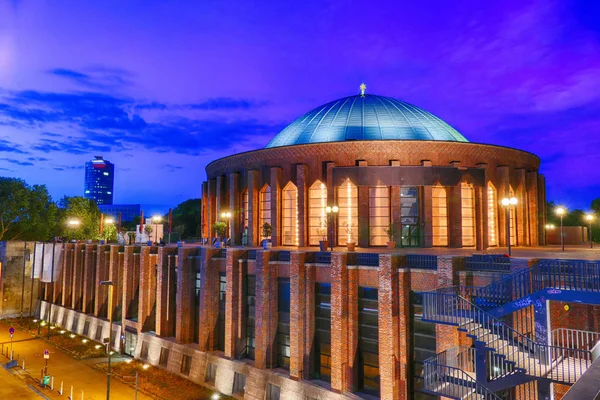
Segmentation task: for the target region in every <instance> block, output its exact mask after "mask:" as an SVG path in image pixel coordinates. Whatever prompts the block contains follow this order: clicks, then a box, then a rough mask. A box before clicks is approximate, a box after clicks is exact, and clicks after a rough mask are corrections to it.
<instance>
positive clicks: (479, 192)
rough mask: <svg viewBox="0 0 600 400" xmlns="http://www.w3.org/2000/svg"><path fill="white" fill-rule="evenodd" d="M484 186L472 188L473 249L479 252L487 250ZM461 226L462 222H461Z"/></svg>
mask: <svg viewBox="0 0 600 400" xmlns="http://www.w3.org/2000/svg"><path fill="white" fill-rule="evenodd" d="M484 193H485V186H483V187H482V186H475V187H473V194H474V197H475V198H474V199H473V200H474V201H475V248H476V249H477V250H479V251H481V250H484V249H486V248H487V246H486V244H485V243H486V242H487V230H486V229H485V228H487V218H485V216H487V215H486V214H484V209H487V207H486V203H485V199H486V197H485V196H484ZM461 225H462V221H461Z"/></svg>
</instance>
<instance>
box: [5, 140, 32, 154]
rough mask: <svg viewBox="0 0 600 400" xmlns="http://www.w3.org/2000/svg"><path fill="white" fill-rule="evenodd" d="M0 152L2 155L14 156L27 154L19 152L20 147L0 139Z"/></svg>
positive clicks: (22, 151) (23, 151)
mask: <svg viewBox="0 0 600 400" xmlns="http://www.w3.org/2000/svg"><path fill="white" fill-rule="evenodd" d="M0 152H4V153H15V154H29V153H28V152H26V151H25V150H21V146H19V145H18V144H16V143H12V142H9V141H8V140H3V139H0Z"/></svg>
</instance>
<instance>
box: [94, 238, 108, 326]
mask: <svg viewBox="0 0 600 400" xmlns="http://www.w3.org/2000/svg"><path fill="white" fill-rule="evenodd" d="M96 251H97V253H96V277H95V279H94V284H95V285H96V302H95V303H94V316H96V317H106V315H107V314H106V311H107V310H106V307H108V304H107V302H108V287H107V286H105V285H100V281H106V280H108V267H109V263H110V246H108V245H98V247H97V249H96Z"/></svg>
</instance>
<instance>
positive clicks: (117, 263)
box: [106, 246, 125, 321]
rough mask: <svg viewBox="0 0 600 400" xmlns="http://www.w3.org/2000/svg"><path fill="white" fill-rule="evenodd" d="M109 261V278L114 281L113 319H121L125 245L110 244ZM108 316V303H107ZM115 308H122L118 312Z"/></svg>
mask: <svg viewBox="0 0 600 400" xmlns="http://www.w3.org/2000/svg"><path fill="white" fill-rule="evenodd" d="M109 259H110V260H109V263H108V279H109V280H111V281H112V282H113V303H112V306H113V309H112V311H113V319H114V320H115V321H116V320H119V319H121V314H122V304H123V269H124V263H125V255H124V253H123V246H110V253H109ZM106 306H107V309H106V312H107V314H106V315H107V316H108V303H107V304H106ZM115 310H121V311H120V312H119V313H116V312H115Z"/></svg>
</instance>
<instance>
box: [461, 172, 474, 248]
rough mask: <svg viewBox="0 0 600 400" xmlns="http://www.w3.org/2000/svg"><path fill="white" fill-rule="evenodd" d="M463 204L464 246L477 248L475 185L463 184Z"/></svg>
mask: <svg viewBox="0 0 600 400" xmlns="http://www.w3.org/2000/svg"><path fill="white" fill-rule="evenodd" d="M461 203H462V245H463V247H468V246H475V190H474V189H473V185H470V184H468V183H465V182H463V183H462V187H461Z"/></svg>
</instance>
